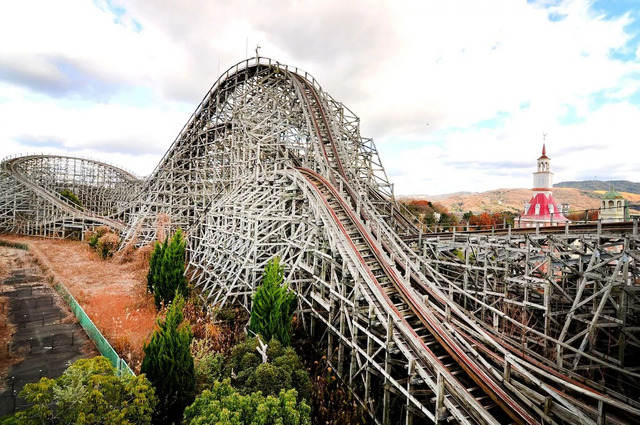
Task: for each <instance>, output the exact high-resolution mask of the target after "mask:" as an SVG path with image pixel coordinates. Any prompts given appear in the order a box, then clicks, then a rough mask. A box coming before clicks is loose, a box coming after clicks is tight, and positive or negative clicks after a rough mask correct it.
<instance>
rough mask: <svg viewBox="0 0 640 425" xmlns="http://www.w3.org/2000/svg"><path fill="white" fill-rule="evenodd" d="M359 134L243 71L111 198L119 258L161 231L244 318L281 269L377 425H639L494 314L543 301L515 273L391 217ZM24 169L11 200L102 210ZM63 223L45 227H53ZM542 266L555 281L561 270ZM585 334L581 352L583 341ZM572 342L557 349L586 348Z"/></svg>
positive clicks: (308, 83) (303, 98)
mask: <svg viewBox="0 0 640 425" xmlns="http://www.w3.org/2000/svg"><path fill="white" fill-rule="evenodd" d="M358 123H359V120H358V118H357V117H356V116H355V115H354V114H353V113H352V112H351V111H349V110H348V109H347V108H346V107H345V106H344V105H342V104H340V103H339V102H337V101H335V100H334V99H332V98H331V96H329V95H328V94H327V93H326V92H324V91H323V90H322V89H321V87H320V86H319V85H318V84H317V82H316V81H315V80H314V79H313V78H312V77H311V76H310V75H308V74H307V73H305V72H304V71H301V70H299V69H297V68H292V67H288V66H286V65H283V64H279V63H277V62H273V61H271V60H269V59H265V58H256V59H252V60H248V61H245V62H242V63H240V64H238V65H236V66H234V67H232V68H231V69H229V70H228V71H227V72H226V73H225V74H224V75H222V76H221V77H220V79H219V80H218V81H217V82H216V83H215V84H214V86H213V87H212V88H211V90H210V91H209V92H208V93H207V94H206V96H205V97H204V99H203V101H202V103H201V104H200V105H199V106H198V108H197V109H196V111H195V112H194V114H193V115H192V117H191V118H190V120H189V121H188V122H187V124H186V125H185V127H184V128H183V129H182V131H181V132H180V134H179V135H178V137H177V138H176V140H175V141H174V143H173V144H172V146H171V147H170V149H169V150H168V151H167V152H166V154H165V155H164V157H163V158H162V160H161V161H160V163H159V164H158V166H157V168H156V170H155V171H154V172H153V173H152V175H151V176H150V177H149V178H148V179H146V180H145V181H144V182H143V183H141V184H140V185H141V188H140V190H139V191H137V192H135V196H132V197H127V196H123V197H121V196H120V195H118V194H117V193H112V194H109V195H107V194H105V195H104V198H105V199H106V198H109V199H113V201H112V204H109V207H112V208H114V209H116V210H117V214H116V215H115V216H114V217H117V218H120V219H122V220H125V221H126V227H125V228H124V230H123V232H122V234H123V239H124V240H125V241H126V242H127V243H135V244H146V243H149V242H151V241H153V240H154V239H155V238H156V235H157V234H158V233H159V228H160V227H162V226H165V225H169V226H170V227H172V228H175V227H178V226H180V227H182V228H183V229H185V230H186V233H187V236H188V257H189V272H190V273H191V274H192V276H193V281H194V283H195V286H196V287H197V288H198V289H199V290H200V293H201V294H202V296H203V297H204V298H205V299H206V300H207V301H208V302H209V304H210V305H211V306H212V308H213V307H217V306H221V305H225V304H236V305H242V306H244V307H245V308H247V309H250V305H251V299H252V295H253V292H254V290H255V287H256V286H257V285H258V284H259V283H260V276H261V273H262V270H263V269H264V266H265V265H266V263H267V262H268V261H269V260H270V259H271V258H272V257H273V256H275V255H278V256H280V257H281V258H282V261H283V263H284V264H285V266H286V273H287V280H288V281H289V282H290V283H291V287H292V288H293V289H294V290H295V291H296V292H297V293H298V294H299V297H298V310H297V311H298V318H299V321H300V322H301V323H302V325H303V326H304V327H305V328H306V329H307V330H308V332H309V333H310V334H311V335H312V336H313V337H314V338H315V339H316V340H317V341H319V342H322V343H323V347H325V348H326V358H327V361H328V363H329V364H330V365H331V367H332V368H333V369H334V370H335V371H336V372H337V373H338V374H339V375H340V377H341V378H342V379H343V380H344V381H345V382H346V383H347V384H348V385H349V386H350V387H351V388H352V389H353V392H354V394H355V396H356V398H357V399H358V400H359V401H360V402H361V403H362V404H363V405H364V406H366V408H367V410H368V411H369V412H370V414H371V416H372V418H373V419H374V421H375V422H376V423H381V424H390V423H400V422H403V423H407V424H411V423H443V422H446V423H461V424H502V423H518V424H525V423H545V424H554V423H557V424H561V423H567V424H569V423H583V424H601V423H602V424H604V423H612V424H618V423H635V422H638V421H639V420H640V403H639V402H638V400H635V399H634V398H631V397H626V396H625V395H623V394H622V392H619V391H615V390H614V389H612V387H613V385H602V384H600V383H596V377H594V376H589V374H588V373H581V372H580V371H579V370H572V368H571V367H570V361H569V359H573V361H574V362H577V365H578V366H580V365H581V363H580V360H579V359H578V356H577V354H578V353H576V352H575V351H573V352H571V350H570V349H569V348H567V349H566V352H565V357H563V360H562V361H559V362H553V361H551V362H550V361H548V359H546V357H544V356H542V355H540V354H539V353H535V354H536V355H534V353H533V351H535V350H533V351H532V350H531V349H530V347H528V346H526V344H520V342H521V341H520V340H518V339H516V338H513V337H512V336H509V335H507V334H506V333H505V332H503V328H502V327H501V325H503V324H504V323H511V322H509V317H508V314H505V313H504V312H503V313H502V316H499V315H492V314H491V313H494V312H495V311H502V310H501V308H502V306H503V305H507V304H508V303H509V299H510V298H509V297H510V294H511V292H510V289H508V288H506V287H507V286H509V288H511V287H512V286H514V285H516V286H517V285H520V286H521V287H522V288H528V289H525V291H532V292H536V293H537V290H538V289H539V287H535V286H532V285H530V282H525V283H523V284H520V283H513V280H514V276H517V275H518V273H520V272H519V271H517V270H513V269H511V268H509V267H508V266H506V267H504V268H503V269H500V270H498V268H497V267H485V268H482V267H478V266H477V263H475V265H474V263H473V262H472V261H470V260H471V259H474V261H480V260H481V259H482V260H485V261H486V260H487V259H489V258H490V255H488V254H486V253H483V255H482V257H480V255H479V251H472V248H470V249H471V251H470V252H467V251H461V248H460V246H458V245H455V244H456V243H457V242H456V239H455V238H453V239H449V240H447V241H439V240H437V239H425V240H424V241H423V240H422V239H423V238H422V236H423V235H421V234H420V231H419V230H417V229H416V228H414V227H413V226H412V224H411V220H410V219H407V218H405V216H403V215H402V214H401V213H400V211H399V208H398V205H397V204H396V203H395V201H394V199H393V191H392V185H391V184H390V183H389V181H388V179H387V177H386V173H385V171H384V168H383V167H382V164H381V162H380V158H379V156H378V153H377V150H376V148H375V145H374V144H373V141H372V140H370V139H366V138H362V137H361V136H360V130H359V124H358ZM19 162H20V161H17V162H16V163H12V162H11V161H5V163H3V164H4V165H3V167H4V168H3V172H2V174H0V178H1V179H2V180H0V182H3V183H1V184H3V185H6V186H7V187H8V185H9V183H7V182H8V181H9V179H14V181H17V182H18V185H16V187H18V186H20V187H23V189H21V190H22V192H20V193H23V194H25V196H26V195H29V196H36V197H38V199H45V200H46V202H47V203H48V204H51V205H52V207H51V208H52V210H55V211H56V213H55V214H58V215H61V216H64V215H71V216H74V214H77V215H83V217H84V218H82V220H85V219H86V220H89V218H90V217H93V214H94V213H95V212H96V211H94V212H89V211H78V210H77V209H75V208H74V207H73V206H69V205H67V204H65V203H64V201H63V200H61V199H59V197H58V196H57V195H56V193H57V191H59V190H60V187H61V186H60V185H58V184H57V183H56V184H48V183H43V182H42V181H40V180H38V179H37V174H36V173H31V174H29V172H27V171H25V170H22V171H21V170H18V169H16V167H18V166H19V165H20V164H19ZM24 163H25V164H26V163H27V161H25V162H24ZM35 168H36V167H35V166H34V169H35ZM44 168H46V167H44ZM67 172H68V169H67V171H65V172H63V173H61V174H62V175H64V174H65V173H67ZM54 174H55V173H54ZM56 179H59V177H57V178H54V179H52V181H57V180H56ZM132 184H136V183H135V182H134V181H132ZM12 190H13V189H12ZM75 190H77V191H78V192H82V190H81V187H80V186H78V187H76V189H75ZM18 192H19V191H16V190H14V192H11V193H12V195H11V196H10V197H4V198H3V201H2V202H5V204H6V205H12V207H11V208H13V210H14V211H18V210H19V209H20V206H21V205H22V204H23V202H24V203H26V202H27V200H26V197H25V198H24V200H22V199H23V198H20V196H23V195H18ZM14 193H15V195H14ZM131 193H134V191H132V192H131ZM9 198H15V199H16V200H17V199H21V201H14V203H13V204H11V201H10V200H8V199H9ZM83 202H84V201H83ZM87 205H94V204H91V203H89V202H88V203H87ZM96 205H100V207H92V209H94V210H97V209H100V208H102V205H101V204H96ZM9 209H10V208H9V207H7V208H5V210H7V211H8V210H9ZM72 210H73V211H72ZM55 214H52V215H51V216H48V218H47V220H49V221H51V222H55V221H56V220H58V218H57V217H58V215H55ZM74 217H75V216H74ZM92 219H93V220H96V218H92ZM167 219H168V220H167ZM102 220H111V219H108V218H106V217H103V218H102ZM113 227H116V226H115V224H114V226H113ZM408 241H411V245H408V244H407V242H408ZM507 245H508V242H503V243H502V244H501V245H499V247H498V248H500V249H506V246H507ZM627 245H629V244H627ZM629 246H630V245H629ZM500 249H496V252H495V255H496V257H497V258H500V255H501V253H502V251H500ZM634 249H635V248H632V249H631V250H629V249H628V250H627V251H625V253H628V257H624V258H625V260H624V262H623V261H621V260H622V254H621V256H619V257H616V258H615V259H613V260H611V261H618V262H619V263H620V265H619V266H617V267H614V269H613V271H612V274H611V276H617V275H620V274H621V273H623V272H624V270H627V268H625V267H626V266H624V264H625V262H626V264H629V263H633V262H635V261H636V260H638V259H640V256H639V255H638V252H637V250H634ZM456 250H457V251H456ZM460 252H462V253H463V255H465V256H466V259H467V260H468V261H466V262H465V261H461V259H460ZM473 252H476V254H477V256H476V255H474V254H473ZM519 252H520V253H522V252H524V251H522V250H521V251H519ZM522 255H525V256H527V255H528V254H526V253H525V254H522ZM567 255H568V254H567ZM599 255H601V254H599ZM565 257H566V258H564V261H565V262H569V260H572V258H570V256H569V257H567V256H566V255H565ZM527 259H528V260H529V258H528V257H527ZM531 261H532V263H531V264H534V262H533V259H531ZM595 261H596V260H594V264H591V265H590V266H589V267H588V269H587V271H590V270H593V269H594V267H593V266H595V265H598V264H599V263H596V262H595ZM535 264H537V266H533V267H537V268H538V269H540V267H541V266H540V264H541V263H540V262H538V263H535ZM616 264H617V263H616ZM547 265H548V267H549V268H548V269H547V273H548V274H549V275H551V276H552V275H553V267H555V265H554V263H553V261H550V262H548V263H547ZM634 267H635V266H634ZM580 271H584V269H580ZM527 272H528V271H527V270H525V271H523V272H522V273H521V274H523V275H526V274H527ZM465 276H466V277H465ZM583 276H588V274H584V273H583ZM471 277H474V278H475V280H474V281H473V284H470V278H471ZM496 281H500V282H502V284H503V286H504V287H502V286H500V285H498V284H495V282H496ZM536 282H538V281H536ZM585 282H586V283H585V284H584V288H583V289H584V291H586V292H587V293H588V292H589V291H592V293H598V294H600V295H602V297H603V298H602V297H601V298H598V299H604V298H607V297H609V298H610V295H612V294H613V292H612V288H613V285H609V286H607V285H606V284H605V287H604V288H605V289H602V288H600V289H594V290H592V289H590V286H589V284H590V282H591V281H590V280H588V279H585ZM483 284H484V285H485V287H484V289H483V291H481V290H480V287H481V286H482V285H483ZM632 284H633V285H635V284H636V283H635V282H633V283H632ZM492 285H495V288H500V289H502V290H503V292H499V290H497V291H491V290H490V289H491V288H493V286H492ZM527 285H529V286H527ZM584 291H583V292H584ZM594 291H595V292H594ZM607 291H608V292H607ZM565 292H566V295H567V296H569V297H570V296H572V294H570V293H569V291H565ZM629 293H631V292H629ZM505 294H506V295H505ZM603 294H604V295H603ZM573 296H574V297H575V298H576V299H578V301H576V306H575V309H574V313H573V314H571V313H569V314H568V316H571V318H570V319H569V321H570V322H571V323H570V324H569V325H567V331H566V332H564V335H562V338H560V339H558V338H556V340H558V341H561V342H562V341H565V342H566V341H567V339H569V338H574V337H573V336H569V335H568V334H569V333H570V332H571V330H572V329H575V328H576V325H575V323H578V322H579V319H578V317H576V314H575V312H578V311H581V312H583V311H586V309H587V307H586V306H587V304H589V301H593V300H594V299H596V298H595V297H593V298H589V296H586V298H585V297H583V296H582V295H581V294H573ZM533 298H535V296H530V295H527V298H526V300H525V301H526V302H531V299H533ZM516 301H517V302H520V300H519V299H517V300H516ZM627 302H628V303H631V301H629V300H627ZM499 303H502V304H499ZM592 304H593V303H592ZM592 304H591V305H592ZM516 305H521V306H522V308H523V309H526V308H528V306H529V305H528V304H526V303H521V304H516ZM598 314H599V315H600V316H603V315H605V316H606V315H607V314H606V312H604V310H602V311H600V313H598ZM496 316H497V319H495V317H496ZM545 317H548V318H549V320H550V321H551V320H554V318H553V315H551V314H550V315H547V316H545ZM581 317H582V316H581ZM511 320H512V321H515V322H517V320H515V319H511ZM625 320H626V319H625ZM596 323H600V322H597V321H596ZM515 327H516V328H517V326H515ZM519 329H520V331H519V332H525V331H524V330H523V329H525V330H527V331H529V330H530V329H531V328H527V327H526V326H521V327H520V328H519ZM588 334H589V332H585V333H581V334H579V335H578V336H576V337H575V340H578V339H580V338H582V339H583V340H587V342H588V337H586V336H585V335H588ZM543 339H544V338H543ZM545 341H546V342H545V344H546V343H548V342H549V341H551V340H550V339H547V340H545ZM571 342H572V343H573V345H572V344H566V343H565V344H564V345H562V347H564V346H570V347H572V346H574V345H575V344H578V345H580V343H579V342H574V341H573V340H572V341H571ZM628 347H632V345H631V344H629V345H628ZM567 353H568V354H567ZM580 353H582V354H581V356H582V357H583V358H584V357H585V356H586V357H589V356H590V357H589V358H592V357H593V358H595V356H594V355H592V354H589V353H587V351H586V350H582V351H581V352H580ZM571 356H573V357H571ZM565 360H566V361H565ZM600 361H602V359H600ZM574 369H575V368H574ZM616 370H617V371H618V372H619V373H622V374H627V375H628V374H630V373H633V372H632V371H630V370H629V369H625V368H624V367H619V366H618V367H617V369H616ZM618 382H620V381H618Z"/></svg>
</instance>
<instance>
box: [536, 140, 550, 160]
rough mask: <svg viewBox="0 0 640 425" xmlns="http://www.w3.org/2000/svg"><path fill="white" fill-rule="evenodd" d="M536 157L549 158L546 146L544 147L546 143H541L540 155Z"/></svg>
mask: <svg viewBox="0 0 640 425" xmlns="http://www.w3.org/2000/svg"><path fill="white" fill-rule="evenodd" d="M538 159H549V157H548V156H547V147H546V143H543V144H542V156H541V157H540V158H538Z"/></svg>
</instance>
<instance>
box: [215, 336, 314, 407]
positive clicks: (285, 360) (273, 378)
mask: <svg viewBox="0 0 640 425" xmlns="http://www.w3.org/2000/svg"><path fill="white" fill-rule="evenodd" d="M259 344H260V340H259V339H258V338H247V340H246V341H245V342H243V343H240V344H238V345H236V346H235V347H234V349H233V351H232V352H231V356H230V357H229V360H228V361H227V364H226V368H225V369H226V375H227V376H233V377H235V378H234V379H233V381H232V383H233V384H234V386H235V387H236V388H237V389H238V390H239V391H240V392H241V393H242V394H246V395H248V394H251V393H252V392H254V391H262V393H263V394H264V395H273V396H276V395H278V394H279V393H280V390H290V389H296V390H297V392H298V395H299V396H300V397H301V399H305V400H307V401H309V398H310V397H311V380H310V379H309V374H308V373H307V371H306V369H305V367H304V365H303V364H302V362H301V361H300V358H299V357H298V355H297V354H296V352H295V350H294V349H293V348H291V347H283V346H282V344H280V342H279V341H278V340H277V339H275V338H274V339H272V340H271V341H270V342H269V344H268V345H267V347H266V358H267V361H266V362H264V361H263V359H262V356H261V355H260V354H259V352H258V350H257V348H260V347H259Z"/></svg>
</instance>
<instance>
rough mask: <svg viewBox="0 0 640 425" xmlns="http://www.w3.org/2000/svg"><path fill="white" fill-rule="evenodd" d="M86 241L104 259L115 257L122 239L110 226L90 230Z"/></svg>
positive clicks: (86, 235)
mask: <svg viewBox="0 0 640 425" xmlns="http://www.w3.org/2000/svg"><path fill="white" fill-rule="evenodd" d="M84 239H85V241H87V244H89V246H90V247H91V248H93V250H94V251H96V252H97V253H98V255H100V258H102V259H106V258H110V257H113V254H115V252H116V251H117V250H118V247H119V246H120V238H119V237H118V235H116V234H115V233H114V232H113V231H112V230H111V229H110V228H109V227H108V226H100V227H98V228H96V229H95V230H88V231H87V232H86V233H85V235H84Z"/></svg>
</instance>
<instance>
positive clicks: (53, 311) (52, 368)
mask: <svg viewBox="0 0 640 425" xmlns="http://www.w3.org/2000/svg"><path fill="white" fill-rule="evenodd" d="M0 255H2V256H8V257H9V260H10V261H7V262H6V264H8V265H9V267H10V269H9V270H8V277H6V278H5V279H4V281H3V282H2V288H1V292H2V293H1V295H2V296H5V297H7V298H8V299H9V312H8V313H9V314H8V319H9V321H10V322H11V323H13V325H14V326H15V334H14V335H13V337H12V339H11V343H10V344H7V343H5V344H3V346H2V347H0V350H6V351H5V352H8V353H9V355H10V356H15V357H19V358H23V360H22V361H21V362H19V363H17V364H15V365H13V366H11V367H10V369H9V371H8V373H7V376H6V378H5V382H3V383H2V390H0V416H3V415H6V414H8V413H12V412H13V411H14V410H21V409H24V408H25V407H26V405H25V401H24V400H23V399H22V398H20V397H17V396H16V395H17V394H19V393H20V391H21V390H22V388H23V387H24V385H25V384H26V383H29V382H37V381H38V380H39V379H40V378H41V377H43V376H46V377H49V378H55V377H58V376H60V375H61V374H62V372H63V371H64V370H65V369H66V368H67V366H68V365H70V364H71V363H73V362H74V361H75V360H77V359H79V358H81V357H89V356H93V355H95V353H96V352H95V348H93V343H92V342H91V341H90V340H89V339H88V336H87V334H86V333H85V332H84V330H83V329H82V327H81V326H80V324H79V323H78V322H77V320H76V319H75V317H74V316H73V314H72V313H71V312H70V311H69V309H68V308H67V307H66V304H65V303H64V301H63V300H62V299H61V298H60V296H59V295H58V293H57V292H56V290H55V289H54V288H53V287H52V286H51V285H50V284H49V283H47V282H46V279H45V277H44V276H43V274H42V271H41V270H40V268H39V267H38V266H37V265H35V264H34V263H33V261H32V258H33V257H32V256H31V255H30V254H29V253H28V252H27V251H22V250H18V249H15V248H8V247H0ZM14 394H15V395H14Z"/></svg>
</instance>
